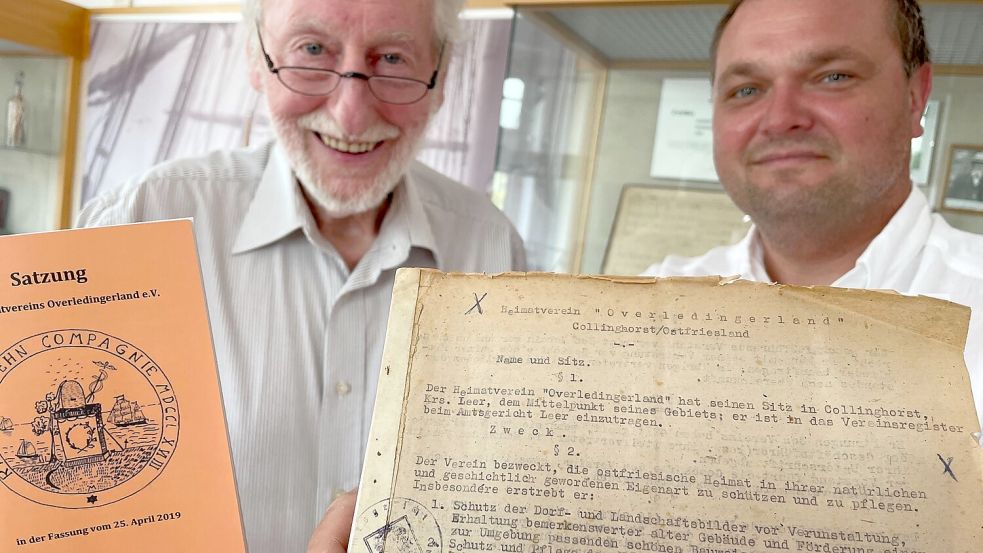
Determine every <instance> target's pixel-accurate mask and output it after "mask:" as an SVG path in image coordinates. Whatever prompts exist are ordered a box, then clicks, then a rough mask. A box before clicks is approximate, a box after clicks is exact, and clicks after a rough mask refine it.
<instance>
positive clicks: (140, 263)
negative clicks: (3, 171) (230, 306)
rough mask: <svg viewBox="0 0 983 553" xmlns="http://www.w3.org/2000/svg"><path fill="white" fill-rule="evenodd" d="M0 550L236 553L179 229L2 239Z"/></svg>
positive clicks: (236, 528) (199, 319)
mask: <svg viewBox="0 0 983 553" xmlns="http://www.w3.org/2000/svg"><path fill="white" fill-rule="evenodd" d="M0 484H2V485H0V513H3V515H2V517H0V551H4V552H8V551H9V552H17V551H24V552H34V551H37V552H45V553H47V552H61V551H66V552H67V551H71V552H78V551H107V552H108V551H133V552H136V551H140V552H144V553H151V552H161V553H163V552H165V551H166V552H172V551H223V552H235V551H245V541H244V538H243V532H242V523H241V520H240V516H239V504H238V499H237V496H236V489H235V481H234V476H233V472H232V461H231V455H230V451H229V442H228V434H227V432H226V428H225V417H224V412H223V407H222V398H221V393H220V390H219V383H218V372H217V369H216V365H215V356H214V352H213V350H212V342H211V334H210V331H209V326H208V314H207V311H206V307H205V297H204V291H203V288H202V283H201V273H200V269H199V265H198V258H197V252H196V249H195V242H194V234H193V231H192V222H191V221H190V220H180V221H165V222H159V223H143V224H137V225H125V226H115V227H104V228H92V229H81V230H69V231H60V232H51V233H40V234H28V235H18V236H7V237H0Z"/></svg>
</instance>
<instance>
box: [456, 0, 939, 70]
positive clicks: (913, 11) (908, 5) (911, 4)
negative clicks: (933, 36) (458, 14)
mask: <svg viewBox="0 0 983 553" xmlns="http://www.w3.org/2000/svg"><path fill="white" fill-rule="evenodd" d="M437 1H439V0H437ZM743 3H744V0H734V2H732V3H731V5H730V8H728V10H727V13H725V14H724V16H723V17H722V18H721V19H720V23H718V24H717V29H716V31H714V33H713V44H711V45H710V78H711V79H713V77H714V72H715V71H716V66H717V48H718V47H719V46H720V37H721V36H723V34H724V29H726V28H727V24H728V23H730V20H731V19H732V18H733V17H734V13H736V12H737V8H740V7H741V4H743ZM893 4H894V14H893V16H894V17H893V20H892V24H893V26H894V28H895V31H896V33H897V34H896V38H897V39H898V46H899V47H900V48H901V59H902V61H903V62H904V70H905V75H907V76H908V77H911V76H912V75H913V74H914V73H915V70H917V69H918V68H919V67H921V66H922V65H924V64H926V63H929V62H931V53H930V52H929V50H928V42H927V41H926V40H925V21H924V20H923V19H922V8H921V6H919V5H918V0H894V3H893Z"/></svg>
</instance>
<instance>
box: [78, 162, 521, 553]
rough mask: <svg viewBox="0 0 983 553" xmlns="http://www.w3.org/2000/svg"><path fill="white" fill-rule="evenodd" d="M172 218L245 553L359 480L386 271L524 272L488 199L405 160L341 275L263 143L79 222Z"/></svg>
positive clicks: (168, 167) (170, 177)
mask: <svg viewBox="0 0 983 553" xmlns="http://www.w3.org/2000/svg"><path fill="white" fill-rule="evenodd" d="M179 217H194V219H195V236H196V239H197V242H198V251H199V257H200V260H201V264H202V275H203V278H204V282H205V292H206V296H207V299H208V307H209V316H210V319H211V326H212V334H213V337H214V343H215V350H216V357H217V360H218V367H219V374H220V378H221V383H222V394H223V399H224V402H225V410H226V417H227V419H228V424H229V434H230V437H231V442H232V452H233V459H234V461H235V469H236V477H237V478H236V480H237V486H238V490H239V496H240V502H241V504H242V513H243V522H244V525H245V529H246V538H247V541H248V544H249V550H250V552H251V553H267V552H268V553H274V552H275V553H280V552H286V551H303V550H305V548H306V545H307V540H308V539H309V538H310V535H311V531H312V529H313V528H314V526H315V524H316V523H317V521H318V520H319V519H320V517H321V515H322V514H323V512H324V509H325V508H326V506H327V504H328V503H329V502H330V500H331V499H332V496H333V495H334V494H335V493H337V492H339V491H342V490H347V489H350V488H352V487H354V486H356V485H357V484H358V477H359V472H360V471H361V466H362V459H363V456H364V453H365V449H364V448H365V445H364V444H365V442H366V440H367V436H368V431H369V422H370V420H371V414H372V406H373V401H374V399H375V392H376V379H377V376H378V371H379V363H380V360H381V356H382V346H383V340H384V338H385V330H386V321H387V319H388V315H389V301H390V297H391V295H392V286H393V279H394V276H395V271H396V268H398V267H436V268H439V269H441V270H445V271H450V270H453V271H467V272H502V271H509V270H523V269H524V268H525V252H524V250H523V248H522V242H521V239H520V238H519V236H518V234H517V233H516V232H515V230H514V229H513V228H512V226H511V224H509V222H508V220H507V219H506V218H505V217H504V216H503V215H502V214H501V213H500V212H499V211H498V210H497V209H495V208H494V206H492V205H491V203H490V202H488V200H487V199H486V198H483V197H481V196H480V195H479V194H477V193H475V192H473V191H471V190H469V189H467V188H465V187H464V186H461V185H460V184H457V183H454V182H452V181H450V180H448V179H446V178H445V177H443V176H441V175H439V174H437V173H436V172H434V171H432V170H430V169H428V168H426V167H425V166H423V165H420V164H415V165H414V166H413V167H412V168H411V170H410V171H409V173H408V174H407V175H406V177H405V178H404V182H403V183H402V184H401V185H400V186H398V187H397V188H396V190H395V191H394V195H393V201H392V205H391V207H390V209H389V211H388V212H387V214H386V217H385V219H384V221H383V223H382V227H381V228H380V231H379V236H378V237H377V239H376V240H375V242H374V243H373V245H372V247H371V249H370V250H369V251H368V252H367V253H366V254H365V256H364V257H363V258H362V259H361V261H360V262H359V263H358V265H357V266H356V267H355V269H354V270H352V271H349V270H348V268H347V266H346V265H345V263H344V261H343V260H342V259H341V257H340V256H339V255H338V254H337V252H336V251H335V250H334V248H333V247H332V246H331V245H330V243H328V242H327V241H326V240H324V239H323V238H322V237H321V235H320V234H319V233H318V231H317V225H316V224H315V222H314V220H313V216H312V215H311V213H310V209H309V208H308V207H307V205H306V202H305V200H304V198H303V195H302V193H301V191H300V187H299V185H297V183H296V180H295V179H294V176H293V172H292V171H291V168H290V164H289V162H288V160H287V157H286V155H285V153H284V152H283V150H282V149H281V148H280V147H279V146H276V145H274V144H273V143H268V144H265V145H263V146H261V147H258V148H254V149H250V150H235V151H220V152H215V153H213V154H210V155H208V156H206V157H202V158H197V159H188V160H180V161H176V162H170V163H166V164H164V165H161V166H159V167H157V168H154V169H151V170H150V171H149V172H148V173H147V174H146V175H144V176H143V177H141V178H139V179H137V180H135V181H133V182H131V183H129V184H128V185H126V186H124V187H122V188H121V189H119V190H116V191H113V192H112V193H110V194H109V195H106V196H102V197H100V198H97V199H95V200H93V201H92V202H91V203H90V204H89V205H88V206H87V207H86V208H85V210H84V211H83V212H82V214H81V216H80V221H79V224H80V225H84V226H101V225H111V224H121V223H128V222H135V221H150V220H159V219H171V218H179ZM202 470H207V467H202Z"/></svg>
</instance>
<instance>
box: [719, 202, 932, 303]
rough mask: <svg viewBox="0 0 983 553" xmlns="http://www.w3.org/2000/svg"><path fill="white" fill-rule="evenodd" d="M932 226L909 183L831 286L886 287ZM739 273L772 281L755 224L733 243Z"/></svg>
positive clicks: (906, 262)
mask: <svg viewBox="0 0 983 553" xmlns="http://www.w3.org/2000/svg"><path fill="white" fill-rule="evenodd" d="M931 230H932V214H931V211H930V210H929V208H928V200H926V199H925V194H923V193H922V192H921V190H919V189H918V188H917V187H915V186H912V190H911V193H910V194H909V195H908V199H907V200H905V202H904V203H903V204H902V205H901V207H900V208H899V209H898V211H897V212H896V213H895V214H894V216H893V217H891V220H890V221H888V224H887V225H886V226H885V227H884V228H883V229H882V230H881V232H880V234H878V235H877V237H875V238H874V240H872V241H871V243H870V244H869V245H868V246H867V249H866V250H864V253H862V254H861V255H860V257H859V258H858V259H857V263H856V265H854V267H853V268H852V269H850V270H849V271H847V273H846V274H844V275H843V276H841V277H840V278H838V279H836V281H835V282H833V284H832V285H833V286H837V287H846V288H889V287H890V283H891V275H896V274H900V273H901V271H900V268H901V267H904V266H905V265H907V264H909V263H910V262H911V260H912V259H913V258H914V257H915V256H916V255H918V252H919V251H921V249H922V247H923V245H924V244H925V241H926V240H927V239H928V235H929V233H930V232H931ZM737 251H738V252H739V255H740V259H739V260H738V267H739V268H740V270H741V276H743V277H745V278H750V279H752V280H757V281H760V282H772V281H773V280H772V278H771V277H770V276H768V271H767V270H765V265H764V249H763V248H762V245H761V237H760V236H759V235H758V231H757V227H755V226H754V225H752V226H751V230H749V231H748V233H747V236H745V237H744V240H742V241H741V242H740V243H739V244H738V247H737Z"/></svg>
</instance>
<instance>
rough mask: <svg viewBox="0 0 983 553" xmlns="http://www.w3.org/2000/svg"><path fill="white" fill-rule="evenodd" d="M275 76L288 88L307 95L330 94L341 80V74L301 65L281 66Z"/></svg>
mask: <svg viewBox="0 0 983 553" xmlns="http://www.w3.org/2000/svg"><path fill="white" fill-rule="evenodd" d="M277 77H279V78H280V82H281V83H283V85H284V86H286V87H287V88H289V89H290V90H293V91H294V92H298V93H300V94H307V95H309V96H324V95H326V94H330V93H331V92H332V91H333V90H334V89H335V88H337V87H338V81H340V80H341V76H340V75H338V74H337V73H334V72H332V71H325V70H322V69H306V68H303V67H282V68H280V70H279V71H278V72H277Z"/></svg>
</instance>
